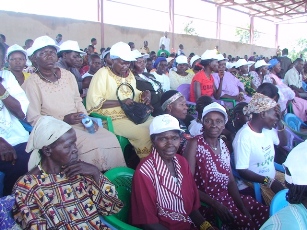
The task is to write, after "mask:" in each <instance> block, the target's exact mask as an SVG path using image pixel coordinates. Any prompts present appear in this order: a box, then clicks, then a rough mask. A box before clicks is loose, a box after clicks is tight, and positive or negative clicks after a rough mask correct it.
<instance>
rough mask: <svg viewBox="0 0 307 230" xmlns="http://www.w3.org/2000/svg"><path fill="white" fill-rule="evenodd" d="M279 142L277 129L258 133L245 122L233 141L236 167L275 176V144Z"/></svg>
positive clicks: (271, 176)
mask: <svg viewBox="0 0 307 230" xmlns="http://www.w3.org/2000/svg"><path fill="white" fill-rule="evenodd" d="M278 144H279V138H278V135H277V132H276V130H275V129H272V130H268V129H263V130H262V133H256V132H254V131H253V130H251V128H250V127H249V126H248V124H245V125H244V126H243V127H242V128H241V129H240V130H239V132H238V133H237V134H236V137H235V139H234V141H233V143H232V146H233V150H234V157H235V165H236V169H249V170H251V171H253V172H254V173H257V174H259V175H262V176H268V177H270V178H275V173H276V171H275V167H274V156H275V150H274V145H278ZM239 189H243V188H239Z"/></svg>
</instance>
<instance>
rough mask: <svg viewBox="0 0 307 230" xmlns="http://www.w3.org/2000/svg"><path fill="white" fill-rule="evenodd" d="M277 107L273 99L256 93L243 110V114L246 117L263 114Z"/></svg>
mask: <svg viewBox="0 0 307 230" xmlns="http://www.w3.org/2000/svg"><path fill="white" fill-rule="evenodd" d="M276 105H277V103H276V101H274V100H273V99H271V98H269V97H267V96H265V95H263V94H261V93H255V94H254V96H253V97H252V99H251V100H250V102H249V103H248V105H247V106H245V107H244V108H243V113H244V114H245V115H250V114H252V113H261V112H265V111H268V110H269V109H272V108H274V107H275V106H276Z"/></svg>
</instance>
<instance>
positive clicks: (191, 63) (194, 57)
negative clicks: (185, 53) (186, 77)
mask: <svg viewBox="0 0 307 230" xmlns="http://www.w3.org/2000/svg"><path fill="white" fill-rule="evenodd" d="M198 59H200V56H198V55H194V56H193V57H192V58H191V60H190V66H192V65H193V63H194V62H195V61H196V60H198Z"/></svg>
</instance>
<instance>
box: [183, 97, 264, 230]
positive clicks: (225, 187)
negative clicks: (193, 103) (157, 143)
mask: <svg viewBox="0 0 307 230" xmlns="http://www.w3.org/2000/svg"><path fill="white" fill-rule="evenodd" d="M201 120H202V124H203V133H202V134H201V135H199V136H196V137H195V138H193V139H191V140H189V141H188V144H187V147H186V149H185V151H184V156H185V157H186V159H187V160H188V162H189V165H190V168H191V171H192V174H193V175H194V179H195V182H196V185H197V187H198V191H199V196H200V200H201V201H202V202H205V203H206V204H208V205H209V206H208V207H202V208H201V210H202V211H203V212H202V213H203V215H204V216H205V217H206V219H208V220H209V221H210V222H211V223H212V222H213V223H214V221H215V216H214V213H216V214H217V215H218V216H219V217H220V218H221V220H222V223H223V226H222V229H224V228H225V229H228V228H229V229H242V230H243V229H254V230H256V229H259V228H260V226H261V225H262V224H263V223H264V222H265V220H266V219H267V218H268V217H269V209H268V207H265V206H263V205H262V204H260V203H258V202H257V201H255V200H254V199H253V198H252V197H250V196H243V195H240V194H239V190H238V187H237V184H236V181H235V179H234V177H233V175H232V171H231V167H230V153H229V150H228V148H227V146H226V144H225V142H224V141H223V140H222V139H220V135H221V133H222V131H223V129H224V128H225V124H226V123H227V120H228V115H227V113H226V110H225V108H224V107H222V106H221V105H219V104H218V103H216V102H213V103H211V104H209V105H207V106H206V107H205V108H204V109H203V112H202V119H201Z"/></svg>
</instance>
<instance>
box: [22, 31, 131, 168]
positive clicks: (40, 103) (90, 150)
mask: <svg viewBox="0 0 307 230" xmlns="http://www.w3.org/2000/svg"><path fill="white" fill-rule="evenodd" d="M63 44H64V43H63ZM31 49H32V51H33V60H34V61H35V63H36V68H37V71H36V73H33V74H32V75H31V76H30V77H29V78H28V80H27V81H25V82H24V84H23V85H22V87H23V89H24V90H25V92H26V94H27V97H28V99H29V101H30V106H29V109H28V113H27V120H28V122H30V123H31V124H32V125H34V124H35V123H36V122H37V120H38V119H39V118H40V117H41V116H43V115H49V116H53V117H55V118H57V119H59V120H63V121H65V122H66V123H68V124H70V125H72V126H73V128H74V130H75V132H76V135H77V148H78V150H79V158H80V159H81V160H84V161H86V162H88V163H91V164H94V165H95V166H97V167H98V168H99V170H101V171H102V170H103V171H104V170H108V169H110V168H113V167H117V166H125V165H126V164H125V160H124V157H123V153H122V151H121V148H120V146H119V143H118V140H117V138H116V136H115V135H114V134H113V133H111V132H109V131H108V130H106V129H104V128H102V127H100V128H99V127H98V126H96V127H95V129H96V132H95V133H94V134H90V133H88V132H87V131H86V130H85V127H84V125H83V124H82V123H81V120H82V118H83V117H84V115H87V111H86V109H85V107H84V105H83V104H82V99H81V98H80V94H79V91H78V86H77V82H76V79H75V77H74V76H73V75H72V74H71V73H70V72H69V71H67V70H65V69H62V68H57V67H55V63H56V61H57V50H58V49H59V47H58V46H56V45H55V42H54V40H53V39H51V38H50V37H48V36H42V37H39V38H37V39H35V41H34V44H33V46H32V48H31ZM37 161H38V158H37V156H36V157H35V156H33V154H31V157H30V163H31V167H33V165H35V164H36V163H37ZM31 167H30V169H31Z"/></svg>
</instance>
